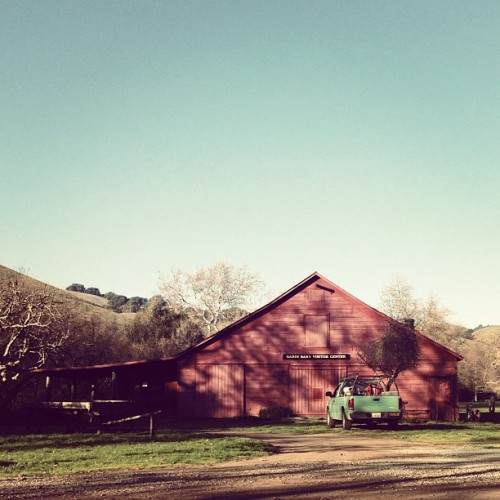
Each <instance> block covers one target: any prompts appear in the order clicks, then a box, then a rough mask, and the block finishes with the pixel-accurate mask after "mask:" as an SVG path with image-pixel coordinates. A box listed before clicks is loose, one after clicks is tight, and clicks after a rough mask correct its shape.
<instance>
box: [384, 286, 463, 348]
mask: <svg viewBox="0 0 500 500" xmlns="http://www.w3.org/2000/svg"><path fill="white" fill-rule="evenodd" d="M380 303H381V304H380V309H381V311H382V312H384V313H385V314H387V316H389V317H391V318H393V319H395V320H396V321H400V322H403V321H405V320H406V319H412V320H413V321H414V325H415V329H416V330H418V331H419V332H421V333H423V334H424V335H426V336H427V337H429V338H431V339H433V340H436V341H437V342H440V343H442V344H444V345H446V346H448V347H451V348H454V349H457V348H458V347H459V346H460V345H461V343H462V342H463V340H464V335H463V334H464V333H465V328H464V327H462V326H460V325H452V324H450V323H449V322H448V319H449V316H450V310H449V309H448V308H446V307H444V306H443V305H442V304H441V303H440V301H439V299H438V298H437V296H436V295H434V294H431V295H429V296H428V297H427V298H426V299H421V298H417V297H415V295H414V288H413V286H412V285H411V284H410V283H409V282H408V281H407V280H406V279H405V278H403V277H401V276H396V277H395V278H394V279H393V280H392V281H391V282H390V283H389V284H388V285H387V286H386V287H384V288H383V290H382V293H381V295H380Z"/></svg>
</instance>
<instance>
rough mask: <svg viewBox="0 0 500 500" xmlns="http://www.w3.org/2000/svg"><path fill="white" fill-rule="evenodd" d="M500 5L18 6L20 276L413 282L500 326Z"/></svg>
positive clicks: (10, 16) (3, 193) (372, 291)
mask: <svg viewBox="0 0 500 500" xmlns="http://www.w3.org/2000/svg"><path fill="white" fill-rule="evenodd" d="M499 19H500V3H498V2H496V1H477V2H461V1H453V2H452V1H449V2H445V1H443V2H435V1H419V2H410V1H407V2H406V1H402V2H401V1H377V2H369V1H363V2H360V1H358V2H357V1H344V2H340V1H328V2H324V1H312V2H311V1H292V0H286V1H270V0H268V1H185V0H184V1H164V2H157V1H135V2H131V1H126V0H120V1H113V0H108V1H106V2H101V1H85V2H66V1H39V0H37V1H22V0H17V1H9V0H3V1H2V2H1V3H0V208H1V210H0V221H1V227H2V232H1V237H0V264H3V265H5V266H8V267H11V268H13V269H19V268H24V269H25V270H28V271H29V274H30V275H31V276H33V277H35V278H38V279H41V280H43V281H46V282H48V283H51V284H53V285H55V286H59V287H62V288H64V287H66V286H68V285H69V284H71V283H74V282H77V283H83V284H84V285H86V286H96V287H98V288H100V289H101V291H102V292H106V291H114V292H115V293H122V294H125V295H128V296H132V295H141V296H146V297H149V296H151V295H153V294H155V293H157V291H158V288H157V285H158V273H159V272H168V271H169V269H170V268H171V267H172V266H176V267H178V268H181V269H185V270H187V271H192V270H194V269H196V268H197V267H200V266H205V265H210V264H213V263H215V262H217V261H227V262H229V263H232V264H234V265H237V266H240V265H245V266H247V267H248V268H249V269H251V270H252V271H255V272H258V273H260V274H261V276H262V278H263V280H264V281H265V282H266V283H267V284H268V286H269V288H270V290H271V291H272V292H273V293H274V294H276V295H277V294H278V293H281V292H283V291H285V290H286V289H288V288H289V287H290V286H292V285H294V284H295V283H297V282H299V281H300V280H302V279H303V278H305V277H306V276H308V275H309V274H311V273H312V272H314V271H319V272H320V273H322V274H323V275H325V276H326V277H327V278H329V279H330V280H332V281H333V282H335V283H337V284H338V285H339V286H341V287H343V288H344V289H346V290H348V291H349V292H351V293H353V294H354V295H356V296H357V297H359V298H360V299H361V300H363V301H365V302H367V303H369V304H370V305H372V306H375V307H377V306H378V304H379V295H380V291H381V290H382V288H383V287H384V286H385V285H386V284H388V283H389V282H390V281H391V279H392V278H393V277H394V276H395V275H401V276H403V277H405V278H406V279H407V280H408V281H409V282H410V283H412V284H413V285H414V287H415V294H416V295H418V296H426V295H428V294H429V293H435V294H437V295H438V297H439V299H440V300H441V302H442V304H443V305H445V306H447V307H448V308H450V309H451V310H452V311H453V313H454V314H453V319H454V320H455V321H457V322H461V323H462V324H464V325H466V326H469V327H474V326H476V325H478V324H479V323H482V324H500V231H499V228H498V226H499V220H500V196H499V187H500V169H499V158H500V113H499V111H500V109H499V108H500V102H499V101H500V99H499V96H500V58H499V54H500V32H499V30H498V22H499Z"/></svg>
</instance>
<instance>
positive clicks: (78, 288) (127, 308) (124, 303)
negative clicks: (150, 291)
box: [66, 283, 148, 313]
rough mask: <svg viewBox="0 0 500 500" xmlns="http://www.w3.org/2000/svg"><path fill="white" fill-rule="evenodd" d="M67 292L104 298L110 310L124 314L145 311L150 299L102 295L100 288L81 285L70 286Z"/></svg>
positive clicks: (109, 294) (112, 293) (113, 294)
mask: <svg viewBox="0 0 500 500" xmlns="http://www.w3.org/2000/svg"><path fill="white" fill-rule="evenodd" d="M66 290H68V291H70V292H80V293H88V294H89V295H95V296H96V297H103V298H105V299H107V301H108V308H109V309H111V310H112V311H115V312H118V313H122V312H133V313H135V312H138V311H140V310H141V309H143V308H144V307H145V306H146V304H147V303H148V299H146V298H144V297H131V298H128V297H126V296H125V295H118V294H116V293H114V292H107V293H104V294H102V293H101V292H100V290H99V288H95V287H89V288H86V287H85V286H84V285H82V284H80V283H73V284H72V285H70V286H68V287H67V288H66Z"/></svg>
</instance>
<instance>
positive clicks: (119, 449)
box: [0, 418, 500, 476]
mask: <svg viewBox="0 0 500 500" xmlns="http://www.w3.org/2000/svg"><path fill="white" fill-rule="evenodd" d="M158 427H159V430H158V433H157V436H156V439H155V440H154V441H150V440H149V435H148V433H147V432H134V433H132V432H130V433H106V434H100V435H95V434H43V435H23V434H20V433H17V434H15V435H14V434H11V435H8V436H0V475H3V476H9V475H11V476H12V475H15V476H22V475H30V474H65V473H73V472H83V471H85V472H91V471H97V470H111V469H151V468H156V467H171V466H181V465H205V464H214V463H218V462H224V461H228V460H242V459H249V458H254V457H259V456H264V455H268V454H270V453H273V452H276V450H275V449H274V448H273V447H272V446H270V445H268V444H266V443H264V442H263V441H260V440H259V439H258V437H259V434H261V433H265V434H272V433H274V434H281V433H286V434H320V433H323V434H331V435H333V436H334V435H335V434H340V435H346V436H352V437H353V438H354V437H355V436H372V437H376V438H379V439H381V440H383V439H401V440H405V441H408V442H420V443H427V444H430V445H436V446H448V445H456V446H476V447H482V448H494V449H497V448H500V426H499V425H498V424H496V425H495V424H492V423H464V422H427V423H421V424H411V423H403V424H401V425H400V426H399V428H398V429H397V430H389V429H388V428H387V426H386V425H380V426H379V427H378V428H375V429H369V428H367V427H365V426H356V425H355V426H353V428H352V430H350V431H344V430H342V429H341V428H339V427H336V428H335V429H329V428H327V426H326V422H325V419H286V420H283V421H279V422H271V421H265V420H262V419H256V418H246V419H227V420H215V419H214V420H192V421H182V422H176V421H173V420H172V421H163V422H162V423H161V425H159V426H158ZM240 432H241V433H245V434H246V435H248V434H250V433H251V435H252V436H253V435H255V439H249V438H247V437H238V436H235V435H234V433H240Z"/></svg>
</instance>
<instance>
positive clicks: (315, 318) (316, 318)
mask: <svg viewBox="0 0 500 500" xmlns="http://www.w3.org/2000/svg"><path fill="white" fill-rule="evenodd" d="M322 291H323V290H320V292H322ZM304 320H305V329H306V345H305V346H306V347H328V345H329V334H330V318H329V316H328V314H314V315H306V316H304Z"/></svg>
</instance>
